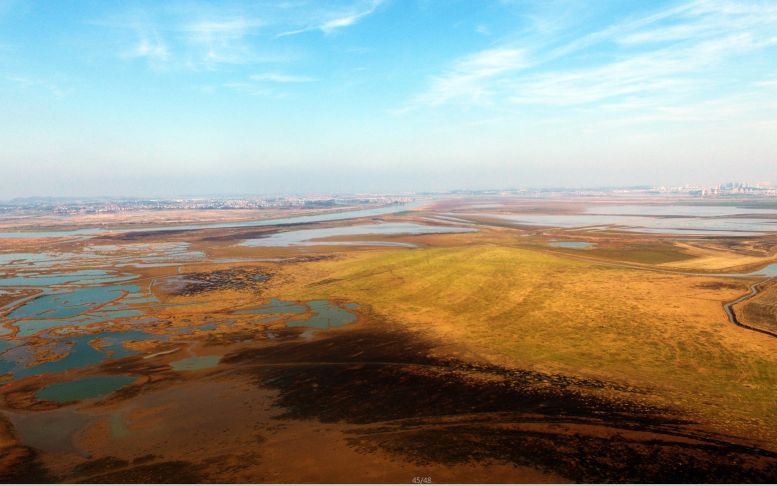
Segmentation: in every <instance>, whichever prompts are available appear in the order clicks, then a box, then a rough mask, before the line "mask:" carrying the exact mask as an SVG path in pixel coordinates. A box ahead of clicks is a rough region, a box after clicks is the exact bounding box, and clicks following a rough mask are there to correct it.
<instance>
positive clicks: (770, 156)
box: [0, 0, 777, 200]
mask: <svg viewBox="0 0 777 486" xmlns="http://www.w3.org/2000/svg"><path fill="white" fill-rule="evenodd" d="M775 32H777V4H775V3H774V2H768V1H766V2H757V1H754V2H728V1H721V0H695V1H661V2H616V1H609V2H596V3H595V4H590V3H589V2H580V1H551V2H545V1H509V0H501V1H492V2H469V1H446V2H442V1H436V0H408V1H399V0H339V1H335V2H327V3H326V5H323V4H321V3H318V2H312V1H302V0H301V1H298V2H283V3H276V2H248V1H243V0H232V1H227V2H206V1H194V0H191V1H190V0H182V1H175V2H170V3H165V4H158V3H157V2H151V1H141V2H133V3H132V4H125V3H123V2H114V1H105V2H85V1H62V2H56V3H43V2H36V1H27V0H0V113H2V116H0V146H2V147H3V148H2V150H0V170H1V171H2V177H0V200H8V199H12V198H15V197H28V196H37V197H41V196H42V197H45V196H73V197H95V196H113V197H121V196H127V195H136V196H143V195H145V196H162V195H172V194H192V195H194V194H282V193H288V194H310V193H357V192H382V193H400V192H423V191H448V190H455V189H486V188H494V189H499V188H506V187H603V186H633V185H650V186H652V185H682V184H691V183H693V184H704V185H715V184H717V183H720V182H724V181H729V180H736V181H752V182H758V181H771V182H775V181H777V163H775V162H777V137H775V136H774V134H775V133H777V62H775V61H777V35H776V34H775Z"/></svg>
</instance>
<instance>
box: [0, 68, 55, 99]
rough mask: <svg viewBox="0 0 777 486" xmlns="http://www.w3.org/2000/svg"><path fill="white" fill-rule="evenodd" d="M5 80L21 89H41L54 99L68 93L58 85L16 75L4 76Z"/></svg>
mask: <svg viewBox="0 0 777 486" xmlns="http://www.w3.org/2000/svg"><path fill="white" fill-rule="evenodd" d="M5 80H6V81H10V82H12V83H14V84H16V85H17V86H19V87H21V88H22V89H42V90H44V91H47V92H48V93H50V94H51V95H53V96H54V97H56V98H62V97H64V96H65V95H67V93H68V90H66V89H65V88H63V87H62V86H60V84H59V83H56V82H53V81H50V80H45V79H38V78H32V77H28V76H20V75H16V74H10V75H7V76H5Z"/></svg>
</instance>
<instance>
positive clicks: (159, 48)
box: [124, 34, 170, 62]
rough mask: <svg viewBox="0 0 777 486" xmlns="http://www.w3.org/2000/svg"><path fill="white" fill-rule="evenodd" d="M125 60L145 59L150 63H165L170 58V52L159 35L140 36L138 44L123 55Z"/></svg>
mask: <svg viewBox="0 0 777 486" xmlns="http://www.w3.org/2000/svg"><path fill="white" fill-rule="evenodd" d="M124 57H127V58H146V59H148V60H149V61H150V62H165V61H167V60H168V59H169V58H170V51H169V49H168V47H167V44H165V42H164V41H162V39H161V38H160V37H159V35H152V36H148V35H144V34H141V35H140V39H139V40H138V43H137V44H136V45H135V46H134V47H133V48H132V49H130V50H128V51H126V52H125V53H124Z"/></svg>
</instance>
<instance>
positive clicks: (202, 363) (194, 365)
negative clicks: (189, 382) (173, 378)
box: [170, 355, 221, 371]
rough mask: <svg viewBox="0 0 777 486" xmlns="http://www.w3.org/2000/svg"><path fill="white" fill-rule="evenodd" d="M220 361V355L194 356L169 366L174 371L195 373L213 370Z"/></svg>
mask: <svg viewBox="0 0 777 486" xmlns="http://www.w3.org/2000/svg"><path fill="white" fill-rule="evenodd" d="M219 361H221V355H209V356H194V357H191V358H184V359H179V360H178V361H173V362H172V363H170V366H171V367H172V368H173V369H174V370H175V371H195V370H204V369H208V368H213V367H214V366H216V365H218V364H219Z"/></svg>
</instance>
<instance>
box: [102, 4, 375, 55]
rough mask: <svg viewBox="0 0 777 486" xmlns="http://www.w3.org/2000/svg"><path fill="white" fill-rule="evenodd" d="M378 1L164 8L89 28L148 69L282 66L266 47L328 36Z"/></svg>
mask: <svg viewBox="0 0 777 486" xmlns="http://www.w3.org/2000/svg"><path fill="white" fill-rule="evenodd" d="M382 2H383V0H341V1H337V2H326V3H319V2H317V1H309V0H299V1H294V2H277V3H274V2H257V3H237V4H236V3H228V4H225V6H214V5H209V4H188V3H187V4H167V5H159V6H157V7H153V8H143V9H137V8H136V9H131V10H128V11H126V12H124V13H123V14H122V13H117V12H113V13H111V16H110V17H109V18H106V19H101V20H98V21H95V22H93V23H94V24H96V25H99V26H101V27H104V28H109V29H112V30H114V31H116V32H117V33H119V37H124V38H125V39H126V38H127V36H128V35H129V36H130V38H131V40H130V41H129V42H127V41H126V40H125V41H123V42H124V46H123V47H122V49H121V51H120V53H119V54H120V57H122V58H125V59H129V58H143V59H145V60H147V61H148V62H149V63H150V64H153V65H154V66H161V65H167V66H169V67H181V68H190V69H194V70H215V69H217V68H218V67H219V66H221V65H236V64H245V65H248V64H259V63H263V62H267V61H278V60H282V58H283V54H282V53H280V52H282V51H280V50H279V49H277V48H275V49H273V45H272V42H273V41H274V40H275V39H278V38H281V37H287V36H292V35H295V34H301V33H303V32H309V31H320V32H322V33H324V34H332V33H334V32H336V31H338V30H340V29H344V28H347V27H349V26H353V25H356V24H357V23H359V22H360V21H361V20H362V19H364V18H365V17H367V16H369V15H371V14H372V13H374V12H375V11H376V10H377V9H378V7H379V6H380V5H381V4H382Z"/></svg>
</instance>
